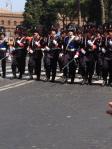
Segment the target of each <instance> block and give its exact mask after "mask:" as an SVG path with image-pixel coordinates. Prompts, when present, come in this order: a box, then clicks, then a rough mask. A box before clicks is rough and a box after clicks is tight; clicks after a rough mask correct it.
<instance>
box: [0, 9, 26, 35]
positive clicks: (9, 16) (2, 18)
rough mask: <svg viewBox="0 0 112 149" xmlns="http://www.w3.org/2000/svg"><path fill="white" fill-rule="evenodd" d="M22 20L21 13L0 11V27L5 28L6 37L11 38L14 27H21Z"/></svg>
mask: <svg viewBox="0 0 112 149" xmlns="http://www.w3.org/2000/svg"><path fill="white" fill-rule="evenodd" d="M23 20H24V19H23V13H18V12H12V11H10V10H7V9H0V26H3V27H5V29H6V35H7V36H13V35H14V32H15V28H16V26H17V25H21V24H22V22H23Z"/></svg>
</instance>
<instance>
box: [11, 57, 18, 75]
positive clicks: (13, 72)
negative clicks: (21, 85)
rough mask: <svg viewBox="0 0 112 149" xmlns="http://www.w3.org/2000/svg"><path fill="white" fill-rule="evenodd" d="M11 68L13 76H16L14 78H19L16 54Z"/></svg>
mask: <svg viewBox="0 0 112 149" xmlns="http://www.w3.org/2000/svg"><path fill="white" fill-rule="evenodd" d="M11 68H12V74H13V77H14V78H17V76H16V68H17V59H16V57H15V56H13V58H12V64H11Z"/></svg>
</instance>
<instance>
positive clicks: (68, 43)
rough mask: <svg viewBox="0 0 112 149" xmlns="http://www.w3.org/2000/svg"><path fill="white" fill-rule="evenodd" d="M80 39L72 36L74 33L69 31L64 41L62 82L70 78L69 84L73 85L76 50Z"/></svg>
mask: <svg viewBox="0 0 112 149" xmlns="http://www.w3.org/2000/svg"><path fill="white" fill-rule="evenodd" d="M79 43H80V39H79V37H78V36H77V35H75V36H74V31H73V30H71V29H70V30H69V31H68V36H67V37H66V38H65V41H64V49H65V53H64V54H65V58H64V64H65V66H64V67H63V68H64V69H63V73H64V82H67V78H69V77H70V78H71V83H74V79H75V74H76V68H77V63H76V58H78V52H77V50H78V48H79Z"/></svg>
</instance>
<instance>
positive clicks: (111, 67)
mask: <svg viewBox="0 0 112 149" xmlns="http://www.w3.org/2000/svg"><path fill="white" fill-rule="evenodd" d="M108 84H109V85H110V86H112V60H110V61H109V81H108Z"/></svg>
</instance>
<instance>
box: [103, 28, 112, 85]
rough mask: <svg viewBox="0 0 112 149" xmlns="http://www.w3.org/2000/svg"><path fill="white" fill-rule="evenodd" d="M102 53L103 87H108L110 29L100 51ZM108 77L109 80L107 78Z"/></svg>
mask: <svg viewBox="0 0 112 149" xmlns="http://www.w3.org/2000/svg"><path fill="white" fill-rule="evenodd" d="M102 50H103V53H104V60H103V72H102V77H103V84H102V85H103V86H104V85H107V84H108V85H110V86H112V28H111V29H109V30H108V35H106V37H105V45H104V48H103V49H102ZM108 76H109V80H107V77H108Z"/></svg>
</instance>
